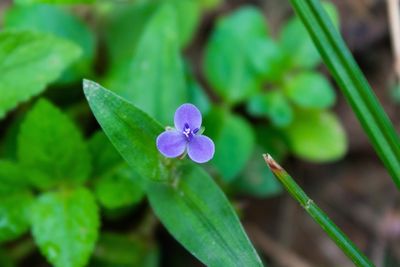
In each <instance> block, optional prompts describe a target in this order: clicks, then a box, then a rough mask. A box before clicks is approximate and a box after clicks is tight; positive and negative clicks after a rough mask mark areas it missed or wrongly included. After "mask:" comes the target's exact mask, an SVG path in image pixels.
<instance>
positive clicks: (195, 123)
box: [174, 104, 202, 131]
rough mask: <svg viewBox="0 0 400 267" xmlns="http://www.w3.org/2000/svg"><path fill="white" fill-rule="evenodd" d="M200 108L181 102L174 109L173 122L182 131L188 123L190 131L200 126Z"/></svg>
mask: <svg viewBox="0 0 400 267" xmlns="http://www.w3.org/2000/svg"><path fill="white" fill-rule="evenodd" d="M201 121H202V118H201V113H200V110H199V109H198V108H197V107H196V106H195V105H193V104H183V105H182V106H180V107H179V108H178V109H177V110H176V111H175V116H174V123H175V128H176V129H177V130H178V131H183V130H184V129H185V125H186V124H187V125H188V128H190V129H191V130H192V131H194V130H195V129H200V127H201Z"/></svg>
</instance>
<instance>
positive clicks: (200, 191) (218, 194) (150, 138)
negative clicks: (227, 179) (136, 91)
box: [84, 81, 262, 266]
mask: <svg viewBox="0 0 400 267" xmlns="http://www.w3.org/2000/svg"><path fill="white" fill-rule="evenodd" d="M84 87H85V88H84V90H85V94H86V97H87V99H88V101H89V104H90V105H91V108H92V110H93V113H94V114H95V116H96V117H97V120H98V121H99V123H100V125H101V126H102V127H103V130H104V131H105V133H106V134H107V136H108V137H109V138H110V140H111V142H112V143H113V144H114V146H115V147H116V148H117V150H118V151H119V152H120V153H121V155H122V156H123V157H124V158H125V160H126V161H127V162H128V163H129V164H130V165H131V166H132V167H134V168H135V170H136V171H137V172H138V173H139V174H140V175H141V176H143V178H145V181H146V184H147V186H146V190H147V194H148V196H149V197H150V201H151V204H152V206H153V208H154V209H155V210H156V213H157V214H158V216H159V217H160V218H161V220H162V222H163V223H164V224H165V225H166V227H167V228H168V229H169V230H170V232H171V233H172V234H173V235H174V236H175V238H176V239H177V240H178V241H179V242H181V243H182V244H183V245H184V246H186V248H187V249H189V250H190V251H191V252H192V253H193V254H194V255H195V256H197V257H198V258H199V259H200V260H202V261H203V262H204V263H205V264H206V265H208V266H232V263H237V262H239V265H240V266H262V264H261V262H260V260H259V258H258V256H257V254H256V253H255V251H254V248H253V247H252V246H251V244H250V242H249V241H248V239H247V237H246V235H245V234H244V232H243V229H242V227H241V226H240V223H239V220H238V218H237V217H236V215H235V213H234V211H233V209H232V207H231V206H230V204H229V202H228V200H227V199H226V197H225V196H224V194H223V193H222V191H220V189H219V188H218V187H217V186H216V184H215V183H214V182H213V180H212V179H211V178H210V177H209V176H208V175H207V174H206V173H205V172H204V171H201V170H196V171H193V172H188V173H186V172H185V171H183V174H182V175H181V173H182V170H181V169H180V168H177V166H176V165H174V163H175V162H176V160H175V162H174V161H171V160H166V159H165V158H163V157H161V156H160V155H161V154H160V153H159V152H158V151H157V150H156V147H155V140H156V138H157V135H158V134H159V133H161V132H162V128H161V126H159V125H158V124H157V123H156V122H154V121H153V120H152V119H151V118H150V117H149V116H147V115H146V114H145V113H143V112H142V111H141V110H139V109H138V108H136V107H134V106H133V105H132V104H130V103H129V102H126V101H124V100H123V99H122V98H120V97H118V96H117V95H115V94H114V93H112V92H110V91H108V90H105V89H104V88H102V87H100V86H99V85H98V84H95V83H94V82H90V81H85V86H84ZM166 167H168V168H170V170H171V172H172V173H174V174H175V175H174V176H175V177H169V173H168V172H167V171H166V169H165V168H166ZM178 175H179V176H182V179H180V181H179V182H178V183H174V181H171V179H172V178H178V177H177V176H178ZM205 243H206V244H207V245H206V246H205V245H204V244H205ZM224 263H228V264H224ZM233 265H235V264H233Z"/></svg>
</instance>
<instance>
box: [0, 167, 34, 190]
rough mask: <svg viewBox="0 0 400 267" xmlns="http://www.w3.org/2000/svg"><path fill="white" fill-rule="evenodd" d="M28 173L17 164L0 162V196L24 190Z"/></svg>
mask: <svg viewBox="0 0 400 267" xmlns="http://www.w3.org/2000/svg"><path fill="white" fill-rule="evenodd" d="M28 175H29V172H26V171H25V170H23V168H22V166H21V165H20V164H18V163H15V162H12V161H8V160H0V195H7V194H11V193H15V192H18V191H21V190H23V189H26V188H27V187H28V184H29V182H28V180H27V177H28Z"/></svg>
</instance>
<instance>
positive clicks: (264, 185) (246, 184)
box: [233, 147, 283, 198]
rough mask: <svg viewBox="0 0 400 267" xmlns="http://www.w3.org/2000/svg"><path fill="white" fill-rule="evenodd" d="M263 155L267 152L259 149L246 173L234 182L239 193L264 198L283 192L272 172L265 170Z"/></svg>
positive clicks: (248, 165) (250, 161) (248, 164)
mask: <svg viewBox="0 0 400 267" xmlns="http://www.w3.org/2000/svg"><path fill="white" fill-rule="evenodd" d="M263 153H265V150H263V149H262V148H260V147H257V148H256V149H255V152H254V153H253V155H252V157H251V159H250V160H249V161H248V163H247V166H246V168H245V170H244V172H243V173H242V174H241V175H239V177H238V179H236V180H235V181H234V183H233V186H234V188H235V189H236V190H237V191H238V192H240V193H246V194H248V195H252V196H255V197H260V198H263V197H272V196H275V195H277V194H280V193H281V192H282V191H283V190H282V186H281V185H280V184H279V182H278V181H277V180H276V179H275V177H274V174H273V173H272V172H271V170H269V169H265V162H264V160H263V159H262V157H261V156H260V155H262V154H263Z"/></svg>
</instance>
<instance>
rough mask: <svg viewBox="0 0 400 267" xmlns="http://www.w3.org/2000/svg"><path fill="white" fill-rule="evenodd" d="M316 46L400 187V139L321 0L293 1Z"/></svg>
mask: <svg viewBox="0 0 400 267" xmlns="http://www.w3.org/2000/svg"><path fill="white" fill-rule="evenodd" d="M290 2H291V4H292V7H293V8H294V10H295V11H296V13H297V15H298V16H299V17H300V19H301V21H302V22H303V24H304V26H305V27H306V29H307V31H308V33H309V34H310V36H311V38H312V40H313V42H314V44H315V46H316V47H317V49H318V51H319V52H320V54H321V56H322V58H323V60H324V62H325V64H326V65H327V67H328V68H329V70H330V72H331V73H332V75H333V77H334V78H335V80H336V82H337V83H338V84H339V86H340V88H341V89H342V92H343V94H344V95H345V97H346V99H347V101H348V102H349V103H350V105H351V108H352V109H353V111H354V113H355V114H356V116H357V118H358V120H359V122H360V123H361V125H362V126H363V128H364V131H365V132H366V134H367V135H368V137H369V139H370V141H371V143H372V145H373V147H374V149H375V151H376V152H377V154H378V155H379V157H380V158H381V160H382V161H383V163H384V165H385V166H386V169H387V170H388V171H389V173H390V175H391V176H392V179H393V181H394V183H395V184H396V185H397V187H398V189H400V140H399V137H398V135H397V133H396V131H395V129H394V127H393V125H392V123H391V122H390V120H389V118H388V116H387V114H386V113H385V110H384V109H383V108H382V106H381V104H380V103H379V101H378V99H377V98H376V96H375V94H374V93H373V91H372V89H371V87H370V85H369V84H368V81H367V79H366V78H365V76H364V75H363V73H362V72H361V70H360V68H359V67H358V65H357V63H356V62H355V60H354V58H353V57H352V55H351V53H350V51H349V49H348V48H347V46H346V44H345V43H344V41H343V39H342V37H341V36H340V34H339V33H338V32H337V30H336V29H335V27H334V25H333V24H332V22H331V21H330V19H329V17H328V15H327V14H326V12H325V11H324V9H323V8H322V6H321V3H320V1H319V0H290Z"/></svg>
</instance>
